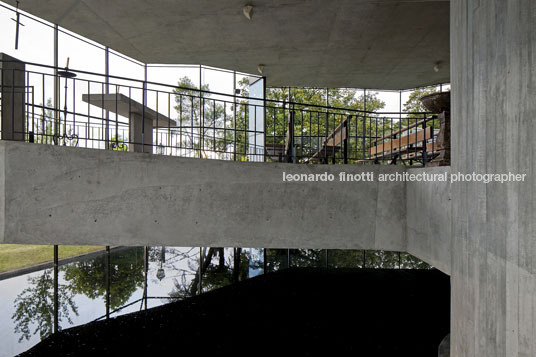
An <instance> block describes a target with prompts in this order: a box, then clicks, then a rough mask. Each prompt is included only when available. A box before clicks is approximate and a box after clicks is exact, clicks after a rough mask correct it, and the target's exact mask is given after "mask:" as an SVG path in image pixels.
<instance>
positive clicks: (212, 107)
mask: <svg viewBox="0 0 536 357" xmlns="http://www.w3.org/2000/svg"><path fill="white" fill-rule="evenodd" d="M209 90H210V88H209V85H208V84H205V85H202V86H201V92H199V90H198V89H196V86H195V85H194V84H193V82H192V81H191V80H190V79H189V78H188V77H183V78H181V79H180V80H179V82H178V87H177V88H175V89H174V90H173V93H174V94H175V107H174V108H175V110H177V111H178V112H179V118H178V122H179V126H180V129H178V135H179V140H180V147H182V148H184V147H186V148H189V149H191V150H192V151H193V152H194V153H195V152H198V153H199V157H205V158H207V157H208V155H207V153H208V152H212V153H222V152H226V151H227V149H228V147H229V146H230V145H231V144H232V136H231V132H230V131H228V129H230V127H231V122H230V121H229V123H227V120H226V113H225V111H226V108H225V105H224V104H222V103H221V101H218V100H216V99H212V98H211V97H210V94H208V93H206V92H208V91H209Z"/></svg>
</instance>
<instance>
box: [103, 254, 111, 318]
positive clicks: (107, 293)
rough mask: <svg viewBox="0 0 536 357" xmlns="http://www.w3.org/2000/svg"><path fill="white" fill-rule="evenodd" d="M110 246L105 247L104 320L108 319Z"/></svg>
mask: <svg viewBox="0 0 536 357" xmlns="http://www.w3.org/2000/svg"><path fill="white" fill-rule="evenodd" d="M110 280H111V276H110V246H109V245H107V246H106V255H105V267H104V281H105V284H106V320H108V319H109V318H110Z"/></svg>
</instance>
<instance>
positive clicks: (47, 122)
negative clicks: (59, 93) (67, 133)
mask: <svg viewBox="0 0 536 357" xmlns="http://www.w3.org/2000/svg"><path fill="white" fill-rule="evenodd" d="M41 106H42V109H41V118H39V120H38V121H37V130H36V131H37V133H36V134H37V135H36V136H37V137H36V142H37V143H38V144H48V145H50V144H53V143H54V137H53V133H52V126H53V124H54V112H53V111H52V109H51V108H52V99H50V98H48V100H47V105H46V106H43V104H41Z"/></svg>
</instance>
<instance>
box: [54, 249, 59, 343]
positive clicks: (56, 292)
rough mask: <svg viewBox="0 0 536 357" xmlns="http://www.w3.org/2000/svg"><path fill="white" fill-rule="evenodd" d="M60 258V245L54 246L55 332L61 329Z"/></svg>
mask: <svg viewBox="0 0 536 357" xmlns="http://www.w3.org/2000/svg"><path fill="white" fill-rule="evenodd" d="M58 277H59V259H58V246H57V245H55V246H54V328H53V332H54V333H57V332H58V331H59V310H58V309H59V297H58V293H59V292H58Z"/></svg>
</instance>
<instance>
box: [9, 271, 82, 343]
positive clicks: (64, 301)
mask: <svg viewBox="0 0 536 357" xmlns="http://www.w3.org/2000/svg"><path fill="white" fill-rule="evenodd" d="M52 272H53V271H52V269H47V270H44V271H43V274H42V275H40V276H35V277H29V278H28V287H27V288H26V289H24V290H23V291H22V292H21V293H20V294H19V295H18V296H17V298H16V299H15V302H14V304H15V312H14V313H13V316H12V317H11V318H12V319H13V321H14V322H15V333H20V334H21V337H20V338H19V342H21V341H22V340H23V339H26V340H29V339H30V337H31V336H32V335H35V334H37V333H39V336H40V337H41V339H43V338H45V337H47V336H49V335H50V334H51V333H52V332H53V331H52V330H53V325H54V279H53V277H52V275H53V274H52ZM73 297H74V294H73V291H72V290H71V289H70V287H69V286H67V285H63V284H60V285H59V287H58V301H59V306H60V308H59V310H58V321H59V322H61V321H62V320H64V319H66V320H67V321H68V322H69V323H70V324H72V320H71V319H70V317H69V314H70V312H73V313H74V314H75V315H77V316H78V308H77V307H76V305H75V303H74V300H73ZM33 325H35V329H34V330H33V331H32V329H31V328H32V326H33Z"/></svg>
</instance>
